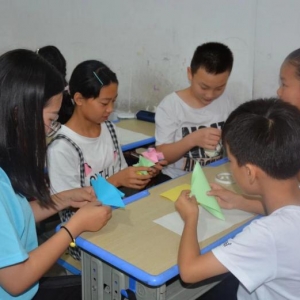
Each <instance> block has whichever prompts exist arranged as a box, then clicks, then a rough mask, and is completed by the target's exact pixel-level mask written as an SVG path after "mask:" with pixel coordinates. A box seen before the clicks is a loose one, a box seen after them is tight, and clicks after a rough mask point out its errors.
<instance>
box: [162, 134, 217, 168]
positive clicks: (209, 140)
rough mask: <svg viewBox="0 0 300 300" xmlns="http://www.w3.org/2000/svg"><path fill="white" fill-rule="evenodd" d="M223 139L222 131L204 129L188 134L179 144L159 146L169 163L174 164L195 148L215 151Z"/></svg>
mask: <svg viewBox="0 0 300 300" xmlns="http://www.w3.org/2000/svg"><path fill="white" fill-rule="evenodd" d="M220 138H221V131H220V130H219V129H216V128H202V129H198V130H196V131H194V132H193V133H190V134H188V135H187V136H185V137H184V138H182V139H181V140H179V141H178V142H174V143H170V144H161V145H157V146H156V148H157V150H158V151H161V152H162V153H163V154H164V157H165V159H166V160H167V161H168V162H169V163H174V162H176V161H177V160H179V159H180V158H182V157H183V155H184V154H185V153H187V152H188V151H190V150H191V149H192V148H194V147H201V148H205V149H209V150H215V149H216V147H217V145H218V143H219V141H220Z"/></svg>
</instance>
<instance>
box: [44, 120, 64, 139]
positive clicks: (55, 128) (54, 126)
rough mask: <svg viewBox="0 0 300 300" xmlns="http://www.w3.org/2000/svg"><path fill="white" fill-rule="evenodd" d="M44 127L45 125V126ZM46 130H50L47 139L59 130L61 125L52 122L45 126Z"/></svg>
mask: <svg viewBox="0 0 300 300" xmlns="http://www.w3.org/2000/svg"><path fill="white" fill-rule="evenodd" d="M45 125H46V124H45ZM46 126H47V127H48V128H50V131H49V132H48V133H47V134H46V136H47V137H51V136H52V135H54V134H55V133H56V132H57V131H58V130H59V128H60V127H61V124H60V123H59V122H58V121H56V120H53V121H52V122H51V123H50V125H46Z"/></svg>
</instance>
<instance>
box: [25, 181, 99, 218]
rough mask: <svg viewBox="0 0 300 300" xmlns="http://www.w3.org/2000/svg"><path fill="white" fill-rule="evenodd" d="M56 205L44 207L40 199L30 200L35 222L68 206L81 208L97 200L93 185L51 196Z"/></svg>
mask: <svg viewBox="0 0 300 300" xmlns="http://www.w3.org/2000/svg"><path fill="white" fill-rule="evenodd" d="M51 198H52V200H53V202H54V203H55V207H48V208H45V207H42V206H41V205H40V203H39V201H38V200H33V201H30V202H29V204H30V206H31V209H32V211H33V214H34V218H35V222H41V221H43V220H45V219H47V218H48V217H50V216H52V215H54V214H56V213H58V212H59V211H61V210H63V209H65V208H67V207H70V206H71V207H75V208H79V207H82V206H83V205H85V204H87V203H88V202H93V201H97V198H96V195H95V192H94V190H93V188H92V187H84V188H78V189H72V190H68V191H64V192H60V193H58V194H55V195H52V196H51Z"/></svg>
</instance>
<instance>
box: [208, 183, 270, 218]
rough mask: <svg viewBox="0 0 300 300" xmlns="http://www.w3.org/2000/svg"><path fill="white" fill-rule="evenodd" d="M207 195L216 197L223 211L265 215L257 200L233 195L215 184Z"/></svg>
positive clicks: (260, 203)
mask: <svg viewBox="0 0 300 300" xmlns="http://www.w3.org/2000/svg"><path fill="white" fill-rule="evenodd" d="M210 186H211V188H212V189H211V191H209V192H208V193H207V194H208V195H209V196H214V197H216V199H217V201H218V203H219V205H220V206H221V207H222V208H225V209H240V210H243V211H247V212H250V213H254V214H259V215H265V214H266V211H265V209H264V207H263V204H262V202H261V201H260V199H259V198H254V197H253V198H250V197H249V196H246V195H239V194H236V193H233V192H231V191H229V190H227V189H225V188H223V187H221V186H220V185H218V184H216V183H212V184H211V185H210Z"/></svg>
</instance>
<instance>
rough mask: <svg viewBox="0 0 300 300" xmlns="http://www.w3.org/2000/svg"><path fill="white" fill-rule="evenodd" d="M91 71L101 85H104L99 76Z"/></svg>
mask: <svg viewBox="0 0 300 300" xmlns="http://www.w3.org/2000/svg"><path fill="white" fill-rule="evenodd" d="M93 73H94V75H95V77H96V78H97V79H98V81H99V82H100V83H101V84H102V85H104V84H103V82H102V80H101V79H100V78H99V76H98V75H97V74H96V73H95V72H93Z"/></svg>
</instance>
